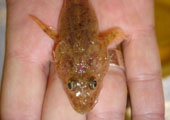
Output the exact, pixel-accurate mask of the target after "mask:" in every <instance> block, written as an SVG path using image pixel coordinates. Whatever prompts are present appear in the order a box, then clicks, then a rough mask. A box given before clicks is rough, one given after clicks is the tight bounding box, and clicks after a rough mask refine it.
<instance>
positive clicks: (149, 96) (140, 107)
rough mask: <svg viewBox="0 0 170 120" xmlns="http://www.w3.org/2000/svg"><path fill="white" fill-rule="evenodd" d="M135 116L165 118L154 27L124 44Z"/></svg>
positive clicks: (148, 119) (139, 117)
mask: <svg viewBox="0 0 170 120" xmlns="http://www.w3.org/2000/svg"><path fill="white" fill-rule="evenodd" d="M124 56H125V64H126V71H127V79H128V87H129V92H130V99H131V105H132V117H133V120H143V119H145V120H151V119H154V120H163V119H164V99H163V90H162V81H161V66H160V61H159V55H158V48H157V45H156V39H155V34H154V32H153V30H145V31H142V32H141V31H140V33H137V32H136V34H135V35H134V36H133V37H132V38H131V40H130V41H129V42H126V43H125V44H124Z"/></svg>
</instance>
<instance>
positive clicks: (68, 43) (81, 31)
mask: <svg viewBox="0 0 170 120" xmlns="http://www.w3.org/2000/svg"><path fill="white" fill-rule="evenodd" d="M30 17H31V18H32V19H33V20H34V21H35V22H36V23H38V24H39V26H40V27H41V28H42V29H43V30H44V32H45V33H47V34H48V35H49V36H50V37H51V38H52V39H53V40H54V41H55V44H56V47H55V50H54V52H55V55H54V58H55V65H56V72H57V74H58V76H59V78H60V79H61V81H62V83H63V87H64V90H65V92H66V93H67V96H68V98H69V100H70V102H71V104H72V106H73V108H74V109H75V110H76V111H77V112H79V113H87V112H89V111H90V110H91V109H92V108H93V107H94V106H95V104H96V103H97V98H98V95H99V93H100V90H101V88H102V81H103V77H104V76H105V74H106V72H107V70H108V67H109V61H110V60H109V56H108V48H107V47H108V45H109V44H110V43H112V42H115V41H116V40H117V39H119V38H122V40H123V39H125V38H126V36H125V34H124V33H123V31H122V30H121V29H120V28H118V27H116V28H112V29H109V30H107V31H106V32H103V33H99V30H98V21H97V17H96V14H95V11H94V9H93V7H92V5H91V4H90V2H89V1H88V0H64V2H63V7H62V10H61V13H60V17H59V23H58V29H57V33H56V32H55V31H54V30H52V29H51V28H50V27H48V26H47V25H45V24H44V23H43V22H41V21H40V20H39V19H38V18H36V17H34V16H30ZM115 43H117V42H115ZM119 43H120V42H119Z"/></svg>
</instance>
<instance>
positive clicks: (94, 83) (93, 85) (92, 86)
mask: <svg viewBox="0 0 170 120" xmlns="http://www.w3.org/2000/svg"><path fill="white" fill-rule="evenodd" d="M89 87H90V89H91V90H94V89H95V88H96V87H97V81H96V80H95V77H93V76H92V77H90V78H89Z"/></svg>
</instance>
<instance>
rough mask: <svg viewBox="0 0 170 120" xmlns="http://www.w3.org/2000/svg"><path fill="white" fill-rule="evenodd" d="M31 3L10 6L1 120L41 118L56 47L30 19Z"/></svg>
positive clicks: (10, 3)
mask: <svg viewBox="0 0 170 120" xmlns="http://www.w3.org/2000/svg"><path fill="white" fill-rule="evenodd" d="M30 3H31V2H29V1H24V2H23V1H19V0H18V1H16V2H11V1H8V2H7V4H8V7H7V41H6V56H5V64H4V74H3V79H2V88H1V111H0V112H1V113H0V114H1V119H2V120H10V119H14V120H24V119H31V120H37V119H40V115H41V107H42V102H43V97H44V92H45V88H46V81H47V74H48V62H49V55H50V54H49V53H50V52H51V48H52V44H53V43H52V42H50V40H49V39H48V38H46V36H44V34H43V33H42V34H41V33H40V34H38V33H39V31H38V30H39V28H38V27H36V25H35V24H33V22H31V20H30V19H29V17H28V13H31V10H32V9H31V4H30ZM28 6H29V7H28ZM16 16H17V17H16ZM41 38H42V39H41ZM44 41H46V42H44Z"/></svg>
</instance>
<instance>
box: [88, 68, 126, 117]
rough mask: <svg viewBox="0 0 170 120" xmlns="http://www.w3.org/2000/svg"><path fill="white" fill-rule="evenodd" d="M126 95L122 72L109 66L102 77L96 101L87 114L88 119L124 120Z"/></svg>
mask: <svg viewBox="0 0 170 120" xmlns="http://www.w3.org/2000/svg"><path fill="white" fill-rule="evenodd" d="M126 96H127V89H126V80H125V74H124V72H123V71H122V70H121V69H118V68H114V67H110V69H109V71H108V73H107V74H106V76H105V78H104V81H103V88H102V90H101V93H100V95H99V100H98V103H97V104H96V106H95V107H94V109H93V110H92V111H91V112H90V113H89V114H88V117H87V118H88V120H104V119H105V120H124V114H125V108H126Z"/></svg>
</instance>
